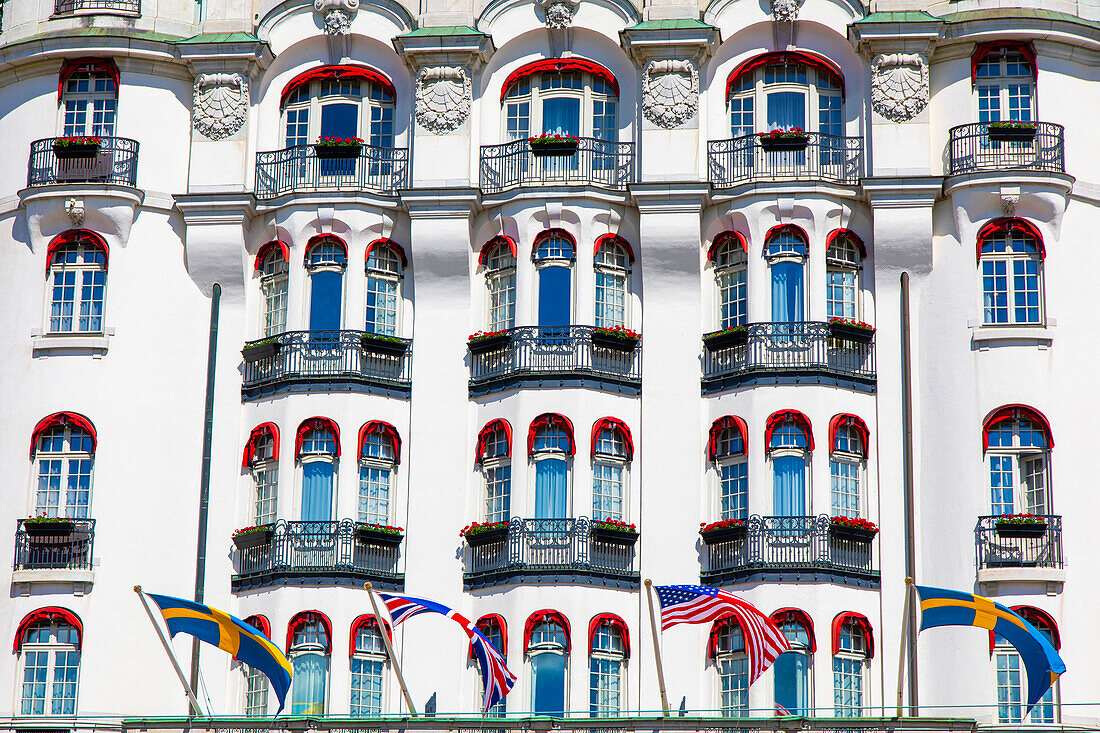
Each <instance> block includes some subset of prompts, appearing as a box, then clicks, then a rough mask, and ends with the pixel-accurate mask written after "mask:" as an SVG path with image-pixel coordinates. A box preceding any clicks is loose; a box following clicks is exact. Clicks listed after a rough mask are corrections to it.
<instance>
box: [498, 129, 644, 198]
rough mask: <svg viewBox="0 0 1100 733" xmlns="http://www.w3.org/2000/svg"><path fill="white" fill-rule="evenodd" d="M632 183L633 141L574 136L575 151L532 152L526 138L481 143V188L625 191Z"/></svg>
mask: <svg viewBox="0 0 1100 733" xmlns="http://www.w3.org/2000/svg"><path fill="white" fill-rule="evenodd" d="M628 183H634V143H632V142H628V143H620V142H611V141H608V140H597V139H595V138H591V137H582V138H578V139H577V149H576V151H575V152H573V151H570V152H563V153H554V154H550V155H547V154H545V153H541V152H540V153H537V154H536V153H532V152H531V144H530V141H528V140H526V139H524V140H513V141H512V142H508V143H504V144H503V145H482V146H481V190H482V192H484V193H487V194H492V193H499V192H500V191H505V190H507V189H509V188H516V187H517V186H553V185H565V186H575V185H582V186H584V185H591V186H598V187H601V188H610V189H614V190H617V191H625V190H626V186H627V184H628Z"/></svg>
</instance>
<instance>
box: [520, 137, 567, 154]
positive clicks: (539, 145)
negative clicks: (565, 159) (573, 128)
mask: <svg viewBox="0 0 1100 733" xmlns="http://www.w3.org/2000/svg"><path fill="white" fill-rule="evenodd" d="M576 152H577V141H576V140H575V139H574V140H551V141H547V142H540V141H539V140H538V138H532V139H531V155H533V156H535V157H536V158H542V157H548V156H551V155H573V154H574V153H576Z"/></svg>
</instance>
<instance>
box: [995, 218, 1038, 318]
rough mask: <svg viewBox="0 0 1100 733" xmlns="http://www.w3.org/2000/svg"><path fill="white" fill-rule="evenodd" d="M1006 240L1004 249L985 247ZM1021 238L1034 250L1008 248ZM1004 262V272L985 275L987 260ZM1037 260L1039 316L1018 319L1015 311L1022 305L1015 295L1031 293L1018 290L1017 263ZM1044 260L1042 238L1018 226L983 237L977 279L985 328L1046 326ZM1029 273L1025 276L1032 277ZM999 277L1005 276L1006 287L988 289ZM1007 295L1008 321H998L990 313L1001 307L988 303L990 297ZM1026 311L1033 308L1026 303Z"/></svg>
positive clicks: (1036, 279) (1005, 296) (1005, 298)
mask: <svg viewBox="0 0 1100 733" xmlns="http://www.w3.org/2000/svg"><path fill="white" fill-rule="evenodd" d="M1001 239H1003V240H1005V245H1004V251H1001V252H996V251H993V252H986V251H985V249H986V246H987V244H988V243H991V242H993V241H998V240H1001ZM1017 240H1018V241H1022V242H1023V243H1024V245H1023V246H1024V247H1025V248H1026V247H1028V246H1030V247H1031V248H1032V250H1033V251H1031V252H1026V251H1025V252H1016V251H1009V249H1010V247H1011V244H1010V242H1013V241H1017ZM1000 262H1003V263H1004V274H1003V275H999V274H997V273H996V272H994V273H992V274H986V263H990V264H994V265H995V263H1000ZM1029 262H1030V263H1034V265H1035V273H1034V277H1035V281H1036V295H1037V304H1036V309H1037V310H1038V318H1037V319H1036V320H1034V321H1030V320H1022V321H1021V320H1017V319H1016V311H1017V309H1018V308H1019V306H1017V305H1016V303H1015V301H1016V296H1017V295H1018V294H1019V293H1021V292H1022V293H1027V292H1030V291H1028V290H1023V291H1017V290H1016V278H1017V277H1019V275H1017V274H1016V272H1015V265H1016V264H1017V263H1029ZM1045 264H1046V262H1045V260H1044V259H1043V247H1042V243H1041V241H1039V240H1038V239H1037V238H1036V237H1034V236H1033V235H1032V234H1031V233H1029V232H1025V231H1021V229H1019V228H1012V227H1009V228H1006V229H1002V230H997V231H990V232H989V233H987V234H986V235H985V236H983V237H982V238H981V240H980V241H979V243H978V278H979V282H980V285H981V287H980V294H981V298H982V316H981V323H982V327H983V328H1043V327H1045V326H1046V322H1047V315H1046V286H1045V279H1046V278H1045V277H1044V275H1045V273H1044V270H1045V267H1044V265H1045ZM1030 276H1031V274H1030V273H1026V272H1025V273H1024V274H1023V277H1024V278H1025V279H1026V278H1028V277H1030ZM998 277H1004V279H1005V289H1004V290H1003V291H1000V290H997V289H996V288H994V289H992V290H987V288H986V283H987V281H988V280H989V279H991V278H992V279H995V278H998ZM1002 294H1003V296H1004V301H1005V310H1006V311H1007V314H1006V317H1007V320H1005V321H1003V322H1001V321H996V320H993V321H991V320H989V316H990V313H991V312H992V311H996V310H999V308H997V307H995V306H994V307H990V306H988V305H987V304H986V303H987V301H988V299H989V297H990V296H991V295H992V296H993V297H994V298H996V297H997V296H999V295H1002ZM1024 310H1025V311H1026V310H1030V306H1027V305H1026V304H1025V306H1024Z"/></svg>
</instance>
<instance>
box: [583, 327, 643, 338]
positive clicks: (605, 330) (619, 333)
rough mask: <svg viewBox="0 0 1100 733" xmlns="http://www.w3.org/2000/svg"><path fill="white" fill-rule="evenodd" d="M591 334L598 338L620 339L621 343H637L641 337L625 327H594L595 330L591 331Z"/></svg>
mask: <svg viewBox="0 0 1100 733" xmlns="http://www.w3.org/2000/svg"><path fill="white" fill-rule="evenodd" d="M592 333H597V334H599V335H600V336H610V337H611V338H617V339H622V340H623V341H637V340H638V339H640V338H641V337H642V334H640V333H638V332H637V331H633V330H631V329H629V328H626V327H625V326H596V328H594V329H593V330H592Z"/></svg>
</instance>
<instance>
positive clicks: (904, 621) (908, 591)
mask: <svg viewBox="0 0 1100 733" xmlns="http://www.w3.org/2000/svg"><path fill="white" fill-rule="evenodd" d="M912 598H913V579H912V578H909V577H907V578H906V579H905V601H904V602H903V603H902V604H901V645H900V646H901V648H900V649H899V650H898V697H897V710H896V711H895V714H896V716H897V717H899V718H900V717H901V691H902V686H903V685H902V683H903V682H904V681H905V680H904V678H905V648H906V646H907V645H906V642H907V641H908V637H909V604H910V603H912Z"/></svg>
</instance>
